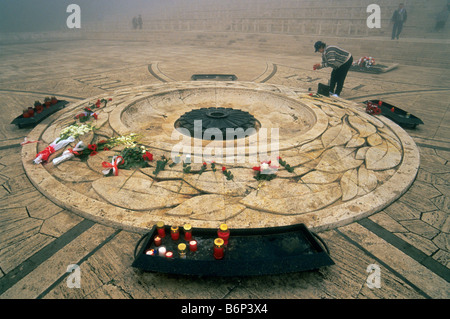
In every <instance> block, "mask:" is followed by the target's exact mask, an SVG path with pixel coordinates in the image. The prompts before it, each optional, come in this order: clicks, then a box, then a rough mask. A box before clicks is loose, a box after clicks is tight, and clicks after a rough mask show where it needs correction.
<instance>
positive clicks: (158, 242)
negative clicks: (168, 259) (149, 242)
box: [153, 236, 162, 246]
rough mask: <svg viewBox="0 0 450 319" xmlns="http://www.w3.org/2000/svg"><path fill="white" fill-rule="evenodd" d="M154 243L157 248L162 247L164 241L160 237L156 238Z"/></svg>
mask: <svg viewBox="0 0 450 319" xmlns="http://www.w3.org/2000/svg"><path fill="white" fill-rule="evenodd" d="M153 242H154V243H155V246H161V243H162V239H161V237H159V236H155V238H154V239H153Z"/></svg>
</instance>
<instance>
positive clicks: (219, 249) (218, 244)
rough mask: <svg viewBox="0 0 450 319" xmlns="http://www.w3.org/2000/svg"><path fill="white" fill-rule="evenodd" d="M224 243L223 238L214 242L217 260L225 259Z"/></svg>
mask: <svg viewBox="0 0 450 319" xmlns="http://www.w3.org/2000/svg"><path fill="white" fill-rule="evenodd" d="M223 245H224V241H223V239H222V238H216V239H215V240H214V258H216V259H222V258H223V255H224V253H223V249H224V247H223Z"/></svg>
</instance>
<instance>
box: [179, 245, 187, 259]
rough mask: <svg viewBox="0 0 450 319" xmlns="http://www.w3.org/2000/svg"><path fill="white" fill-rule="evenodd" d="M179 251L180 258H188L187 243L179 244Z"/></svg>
mask: <svg viewBox="0 0 450 319" xmlns="http://www.w3.org/2000/svg"><path fill="white" fill-rule="evenodd" d="M178 252H179V253H180V258H183V259H185V258H186V244H183V243H181V244H179V245H178Z"/></svg>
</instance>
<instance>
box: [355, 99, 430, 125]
mask: <svg viewBox="0 0 450 319" xmlns="http://www.w3.org/2000/svg"><path fill="white" fill-rule="evenodd" d="M367 102H371V103H373V104H375V105H377V106H378V107H379V108H380V109H381V115H384V116H386V117H387V118H389V119H390V120H392V121H394V122H395V123H397V124H398V125H400V126H402V127H405V128H416V126H417V125H419V124H424V123H423V121H422V120H421V119H420V118H418V117H417V116H414V115H413V114H409V117H407V115H408V112H406V111H404V110H402V109H400V108H398V107H397V106H395V105H392V104H389V103H386V102H384V101H382V103H381V105H379V104H378V103H379V102H380V100H368V101H365V102H363V103H365V104H367ZM392 108H394V112H392Z"/></svg>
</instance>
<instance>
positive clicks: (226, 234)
mask: <svg viewBox="0 0 450 319" xmlns="http://www.w3.org/2000/svg"><path fill="white" fill-rule="evenodd" d="M217 236H219V238H222V239H223V241H224V245H225V246H226V245H227V244H228V238H230V230H229V229H228V226H227V225H226V224H222V225H220V226H219V229H218V230H217Z"/></svg>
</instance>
